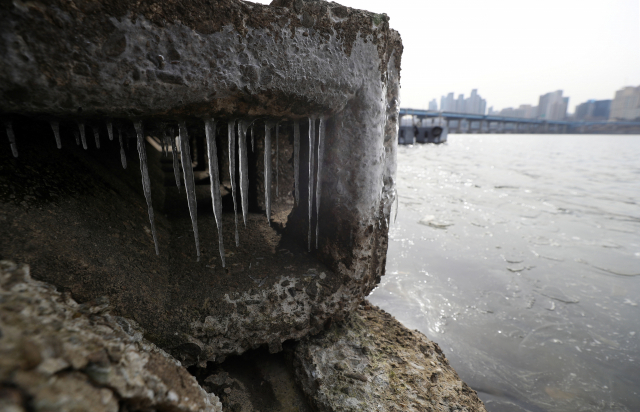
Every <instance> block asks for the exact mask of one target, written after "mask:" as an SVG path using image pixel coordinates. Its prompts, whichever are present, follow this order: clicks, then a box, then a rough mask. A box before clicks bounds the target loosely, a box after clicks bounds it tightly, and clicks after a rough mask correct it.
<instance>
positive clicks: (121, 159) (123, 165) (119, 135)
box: [76, 127, 127, 169]
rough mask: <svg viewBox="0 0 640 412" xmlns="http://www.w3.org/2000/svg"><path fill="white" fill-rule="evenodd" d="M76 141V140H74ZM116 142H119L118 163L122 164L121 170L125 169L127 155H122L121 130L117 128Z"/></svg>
mask: <svg viewBox="0 0 640 412" xmlns="http://www.w3.org/2000/svg"><path fill="white" fill-rule="evenodd" d="M76 140H77V138H76ZM118 140H119V141H120V162H122V168H123V169H126V168H127V155H126V154H125V153H124V147H122V129H121V128H119V127H118Z"/></svg>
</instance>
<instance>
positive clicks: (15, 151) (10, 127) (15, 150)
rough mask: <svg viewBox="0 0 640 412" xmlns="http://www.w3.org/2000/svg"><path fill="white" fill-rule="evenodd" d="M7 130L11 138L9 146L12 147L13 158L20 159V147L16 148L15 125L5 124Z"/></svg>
mask: <svg viewBox="0 0 640 412" xmlns="http://www.w3.org/2000/svg"><path fill="white" fill-rule="evenodd" d="M5 126H6V128H7V137H8V138H9V146H11V153H13V157H18V146H16V136H15V134H13V125H12V124H11V122H5Z"/></svg>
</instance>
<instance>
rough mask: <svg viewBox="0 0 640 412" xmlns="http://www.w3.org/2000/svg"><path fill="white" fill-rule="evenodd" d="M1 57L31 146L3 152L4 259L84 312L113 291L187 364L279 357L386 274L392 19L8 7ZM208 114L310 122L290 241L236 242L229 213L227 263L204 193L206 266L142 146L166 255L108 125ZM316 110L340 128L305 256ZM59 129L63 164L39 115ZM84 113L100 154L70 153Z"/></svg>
mask: <svg viewBox="0 0 640 412" xmlns="http://www.w3.org/2000/svg"><path fill="white" fill-rule="evenodd" d="M0 51H1V52H2V55H3V63H2V64H1V65H0V111H1V112H2V114H3V116H4V118H5V119H10V120H13V121H14V129H15V130H16V137H17V145H18V150H19V152H20V157H19V158H18V159H17V160H10V156H11V155H10V152H9V149H8V147H7V145H6V144H5V145H2V146H1V147H0V157H1V158H2V162H1V163H2V165H1V166H0V167H2V171H1V173H0V174H1V176H0V179H1V180H2V182H1V184H2V186H0V213H1V214H2V216H0V217H1V218H3V219H4V220H5V221H7V222H9V223H10V226H9V225H4V227H3V228H0V232H1V233H0V234H1V236H0V238H1V240H0V255H1V256H4V257H10V258H12V259H14V260H16V261H22V262H24V261H28V262H31V263H32V264H33V267H34V273H35V275H34V276H36V277H38V276H43V277H46V279H43V280H46V281H48V282H50V283H52V284H54V285H56V286H58V287H60V288H63V289H65V290H69V291H70V292H71V293H72V294H73V296H74V298H76V299H77V300H78V301H86V300H90V299H94V298H96V297H98V296H103V295H106V296H108V297H109V299H110V300H111V301H112V302H113V305H114V311H115V313H118V314H120V315H126V316H128V317H131V318H134V319H136V320H138V321H139V323H140V324H141V325H142V327H144V329H145V331H146V334H147V335H146V336H147V337H148V338H149V339H150V340H152V341H154V342H156V343H158V344H159V345H160V346H162V347H163V348H165V349H167V350H169V351H171V353H173V354H175V355H176V356H177V357H179V359H181V361H183V363H185V364H193V363H202V362H206V361H210V360H218V361H219V360H221V359H224V357H225V356H226V355H229V354H237V353H242V352H243V351H245V350H247V349H249V348H255V347H258V346H260V345H263V344H267V345H269V347H270V348H271V350H272V351H278V350H280V347H281V343H282V342H283V341H285V340H287V339H299V338H301V337H303V336H305V335H307V334H309V333H313V332H318V331H319V330H321V329H322V327H323V324H324V323H326V322H327V321H329V320H330V319H332V318H334V319H340V318H341V317H342V316H343V315H344V314H345V313H347V312H349V311H351V310H352V309H353V308H354V307H355V305H356V304H357V302H359V301H360V300H361V299H362V297H363V296H365V295H366V294H367V293H368V292H369V291H370V290H372V288H373V287H374V286H375V285H376V284H377V282H378V281H379V279H380V276H382V275H383V273H384V265H385V256H386V249H387V222H388V217H389V209H390V207H391V204H392V202H393V199H394V196H395V191H394V190H395V189H394V182H393V176H394V174H395V144H396V143H395V142H396V140H397V139H396V133H397V131H396V130H397V113H398V104H397V103H398V102H397V97H398V87H399V67H400V59H401V53H402V45H401V43H400V37H399V35H398V33H397V32H395V31H393V30H391V29H390V28H389V25H388V19H387V18H386V16H384V15H376V14H373V13H368V12H364V11H360V10H354V9H350V8H347V7H344V6H341V5H338V4H335V3H327V2H322V1H313V2H308V1H300V0H297V1H279V2H276V3H275V4H274V5H273V6H262V5H257V4H252V3H248V2H241V1H236V0H220V1H211V2H209V1H206V2H205V1H199V0H191V1H183V2H179V3H169V2H164V3H154V4H148V3H145V2H143V3H134V2H129V1H111V2H98V1H89V0H87V1H80V0H78V1H71V2H67V1H52V2H48V3H46V4H45V3H39V2H19V1H16V2H12V3H3V4H2V6H0ZM203 115H211V116H214V117H216V118H218V119H220V120H222V124H223V125H224V120H226V119H228V118H229V117H232V116H233V117H235V116H238V117H242V116H268V117H270V118H272V119H274V120H277V119H282V118H288V119H290V120H291V119H300V121H301V125H302V129H301V136H302V139H301V144H302V153H303V156H302V158H301V181H300V183H301V189H302V190H301V201H300V204H298V205H296V206H295V207H293V210H292V211H291V212H290V213H288V212H286V209H285V210H280V209H276V212H277V213H278V216H279V218H278V220H277V222H278V223H279V225H274V227H277V228H278V229H282V230H280V231H276V230H275V229H274V227H269V226H267V225H266V219H264V217H263V215H260V214H259V213H258V212H259V211H255V212H256V213H255V214H253V215H250V216H249V220H248V222H247V228H246V229H245V228H244V227H243V228H242V229H241V233H240V247H238V248H235V246H233V247H232V245H233V244H234V241H233V238H234V235H233V232H232V230H233V229H232V228H233V215H232V214H230V213H229V212H230V211H229V209H228V208H226V209H225V210H224V212H225V213H224V216H223V221H224V222H223V223H224V224H223V235H224V238H225V245H226V246H227V250H228V251H230V252H231V253H229V255H228V256H229V260H228V261H227V262H228V267H227V268H226V269H225V270H223V269H222V268H221V265H220V260H219V258H218V257H217V236H216V232H215V230H216V229H215V225H214V224H213V217H212V216H211V214H210V199H206V198H199V211H200V218H199V226H200V235H201V239H200V240H201V243H202V245H203V257H202V259H201V261H200V262H194V260H195V259H194V248H193V243H192V240H191V239H192V235H191V232H190V224H189V220H188V214H186V213H185V210H186V209H185V203H186V202H184V193H182V194H180V195H179V196H183V197H182V201H181V202H182V203H181V206H179V207H178V206H175V204H176V202H173V200H174V199H178V198H177V196H178V195H177V192H176V191H175V189H174V188H166V190H165V188H164V187H163V186H164V185H163V183H164V181H165V178H164V176H163V173H162V171H161V170H160V168H159V165H158V163H159V160H158V159H157V157H158V156H157V153H156V154H153V153H152V152H153V151H152V150H151V149H150V148H148V149H147V150H148V152H149V159H150V163H153V162H155V166H154V165H153V164H150V168H151V169H152V170H151V186H152V195H153V199H154V205H155V208H156V226H157V228H158V237H159V240H160V242H159V243H160V252H161V253H160V257H159V258H157V257H155V255H154V254H153V245H152V243H151V239H150V234H149V232H148V223H145V221H147V218H146V206H145V203H144V199H143V197H142V190H141V184H140V173H139V171H138V170H137V169H138V164H137V154H136V153H135V147H132V149H131V150H130V151H128V152H127V158H128V161H129V162H130V166H129V169H128V170H127V171H124V172H123V171H121V170H120V166H119V164H118V149H117V142H109V141H107V140H106V131H105V128H104V125H105V123H104V122H105V121H106V120H108V119H110V120H113V121H114V122H115V124H117V125H119V126H121V127H123V129H124V131H125V135H126V134H128V133H130V132H131V130H132V127H131V121H130V118H131V117H138V118H142V119H143V121H144V124H145V128H146V130H150V131H153V130H154V127H155V126H156V125H157V123H158V122H159V121H163V122H167V123H169V124H170V125H173V126H175V122H177V121H178V120H181V119H184V120H186V121H187V125H188V127H189V133H190V135H191V136H193V137H194V139H195V141H196V142H197V141H201V140H202V138H203V132H204V127H203V122H202V120H201V116H203ZM310 115H324V116H327V122H326V126H327V135H326V151H325V153H324V163H323V173H322V174H323V176H322V186H321V188H322V202H321V205H320V210H319V217H320V239H319V249H318V250H313V251H312V253H308V252H306V251H305V248H306V244H307V230H308V227H309V222H308V220H307V219H308V218H307V216H308V206H307V205H308V202H307V199H308V197H307V196H309V194H308V193H307V190H306V187H307V182H308V165H307V164H306V163H304V162H305V159H307V160H308V156H307V155H306V154H305V152H306V153H308V143H307V139H306V133H307V127H308V126H307V123H306V122H307V120H306V119H307V116H310ZM19 116H25V117H22V118H21V117H19ZM51 118H56V119H60V120H61V122H62V123H61V130H62V134H63V149H62V151H59V152H58V151H56V149H54V146H53V144H54V143H53V136H52V135H51V131H50V128H49V126H48V124H47V123H45V122H42V123H40V124H38V123H37V122H36V121H34V120H37V119H45V120H46V119H51ZM76 121H82V122H85V123H86V124H87V131H88V140H89V141H90V142H91V133H90V130H91V127H92V126H98V127H100V130H101V136H102V149H101V150H100V151H97V150H95V149H92V148H90V149H89V151H88V152H87V153H81V151H79V150H76V149H75V148H74V147H71V148H69V146H70V145H71V146H73V143H72V142H73V140H72V139H73V137H71V139H70V136H72V134H73V130H74V128H75V129H76V130H77V126H76V124H75V122H76ZM286 127H289V128H290V127H291V121H289V122H288V124H287V125H286ZM222 129H223V127H220V128H219V133H218V136H217V140H218V147H219V148H221V147H224V145H225V143H226V140H225V137H224V131H223V130H222ZM289 136H291V133H290V132H289ZM305 145H306V146H305ZM91 146H92V145H91V144H90V147H91ZM273 149H274V147H273V146H272V148H271V150H273ZM53 151H56V152H57V153H55V154H54V153H52V152H53ZM63 152H64V153H63ZM257 156H259V154H258V155H257ZM305 156H307V158H305ZM285 160H286V161H287V163H284V164H288V165H289V170H290V171H291V169H290V168H291V163H290V162H291V159H290V158H289V159H285ZM255 164H257V162H256V160H255V159H254V167H255ZM281 166H282V164H281ZM75 167H79V169H78V170H76V169H74V168H75ZM305 168H307V169H305ZM45 171H46V173H44V172H45ZM222 172H226V171H222ZM313 172H314V173H315V171H313ZM250 173H251V171H250ZM257 178H259V176H258V177H257ZM49 179H50V180H49ZM223 180H224V178H223ZM289 181H291V179H289ZM256 182H257V183H258V184H259V183H260V182H259V181H256ZM286 191H287V192H289V193H291V191H292V188H291V187H289V188H287V190H286ZM50 194H54V195H55V196H50ZM311 196H313V193H312V194H311ZM254 200H255V199H254ZM172 202H173V203H172ZM207 203H208V204H209V206H207ZM254 203H255V204H258V205H259V202H257V201H256V202H254ZM285 203H286V202H285ZM314 203H315V202H314ZM169 204H170V206H171V207H169V206H168V205H169ZM290 205H291V202H289V208H290V207H291V206H290ZM165 206H166V207H165ZM174 206H175V207H174ZM163 207H164V208H163ZM313 209H314V217H313V219H312V227H313V228H315V220H316V219H315V207H314V208H313ZM206 213H209V214H208V215H207V216H206V217H205V214H206ZM145 228H146V230H145ZM314 243H315V239H314ZM36 269H37V270H36ZM40 269H42V270H40Z"/></svg>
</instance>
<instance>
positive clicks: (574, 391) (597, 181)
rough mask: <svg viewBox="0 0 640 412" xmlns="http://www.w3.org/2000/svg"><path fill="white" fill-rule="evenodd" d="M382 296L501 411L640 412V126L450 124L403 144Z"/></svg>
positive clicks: (374, 297) (377, 300)
mask: <svg viewBox="0 0 640 412" xmlns="http://www.w3.org/2000/svg"><path fill="white" fill-rule="evenodd" d="M397 185H398V194H399V204H398V212H397V220H396V222H395V224H393V225H392V226H391V231H390V242H389V255H388V262H387V275H386V276H385V277H383V279H382V282H381V284H380V286H379V287H378V288H377V289H376V290H375V291H374V292H373V293H372V294H371V296H370V297H369V299H370V301H371V302H372V303H374V304H376V305H379V306H381V307H383V308H384V309H385V310H387V311H389V312H390V313H392V314H394V315H395V316H396V317H397V318H398V319H399V320H400V321H402V322H403V323H404V324H405V325H406V326H408V327H410V328H411V329H418V330H420V331H422V332H423V333H425V334H426V335H427V336H428V337H430V338H431V339H433V340H434V341H436V342H438V343H440V345H441V346H442V347H443V349H444V350H445V352H446V354H447V357H448V358H449V359H450V361H451V364H452V365H453V366H454V368H455V369H456V371H457V372H458V374H459V375H460V377H461V378H462V379H463V380H464V381H466V382H467V383H468V384H469V385H470V386H471V387H473V388H474V389H476V390H477V391H478V394H479V395H480V397H481V399H482V400H483V401H484V402H485V405H486V407H487V410H489V411H521V410H527V411H640V306H639V304H640V136H603V135H597V136H592V135H451V136H449V143H447V144H446V145H440V146H434V145H417V146H413V147H400V148H399V150H398V178H397Z"/></svg>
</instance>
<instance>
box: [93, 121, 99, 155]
mask: <svg viewBox="0 0 640 412" xmlns="http://www.w3.org/2000/svg"><path fill="white" fill-rule="evenodd" d="M93 137H94V138H95V139H96V148H98V149H100V131H99V130H98V128H97V127H95V126H94V127H93Z"/></svg>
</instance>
